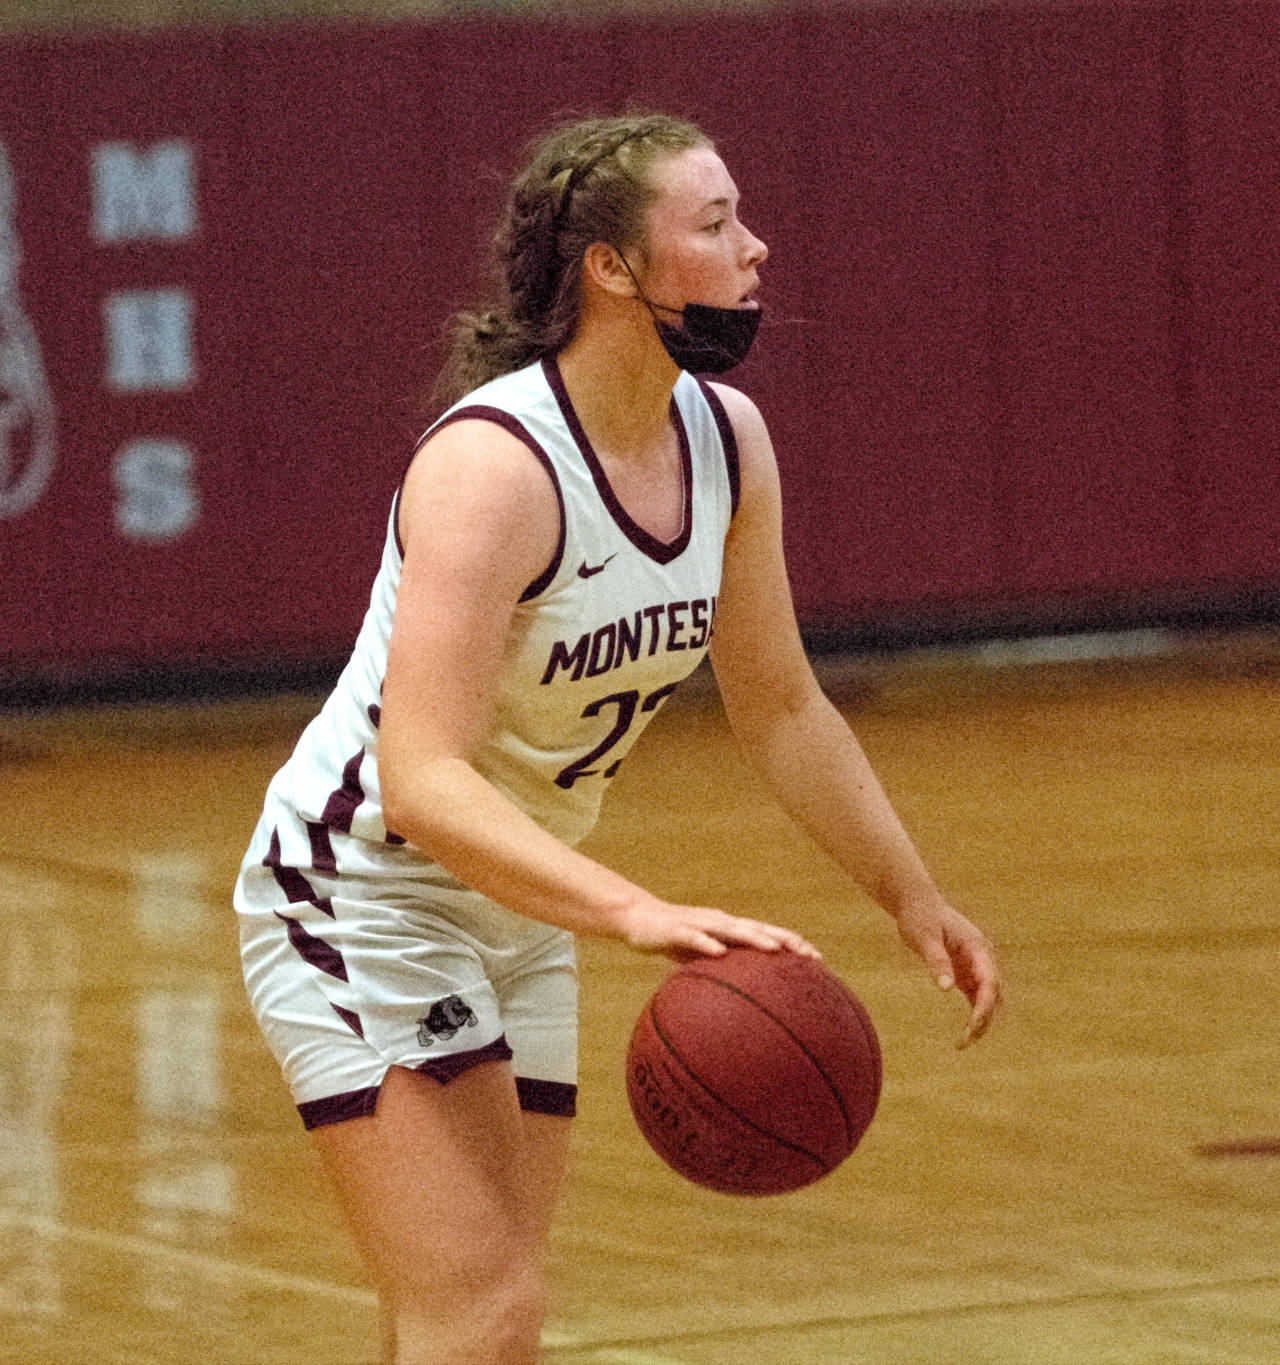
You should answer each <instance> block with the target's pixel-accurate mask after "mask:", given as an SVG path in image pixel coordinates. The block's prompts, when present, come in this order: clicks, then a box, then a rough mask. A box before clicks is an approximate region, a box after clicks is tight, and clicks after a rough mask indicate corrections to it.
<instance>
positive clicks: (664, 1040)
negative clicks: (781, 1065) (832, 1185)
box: [649, 1004, 848, 1171]
mask: <svg viewBox="0 0 1280 1365" xmlns="http://www.w3.org/2000/svg"><path fill="white" fill-rule="evenodd" d="M649 1022H650V1023H651V1024H652V1025H653V1031H654V1032H655V1033H656V1034H657V1035H658V1041H659V1042H660V1043H661V1044H662V1045H663V1047H665V1048H666V1049H667V1052H668V1053H669V1054H670V1055H671V1056H672V1057H673V1058H674V1059H675V1060H676V1061H677V1062H679V1063H680V1065H681V1066H682V1067H684V1069H685V1070H686V1071H687V1072H688V1073H689V1075H690V1076H692V1077H693V1079H694V1080H695V1081H697V1083H698V1084H699V1085H700V1086H701V1087H702V1088H703V1090H704V1091H705V1092H706V1093H707V1094H708V1095H710V1096H711V1098H712V1099H714V1100H715V1101H716V1103H717V1104H722V1105H724V1107H725V1108H726V1109H727V1110H728V1111H729V1112H730V1113H731V1114H732V1115H734V1117H735V1118H738V1119H741V1120H742V1122H743V1123H745V1124H746V1125H747V1127H748V1128H752V1129H754V1130H755V1131H756V1132H757V1133H759V1134H760V1135H761V1136H762V1137H767V1138H768V1139H769V1140H770V1141H771V1142H776V1143H778V1145H779V1146H781V1147H786V1148H788V1149H789V1150H791V1151H793V1152H797V1153H798V1154H799V1155H800V1156H803V1157H808V1159H809V1160H810V1161H812V1162H813V1163H814V1165H816V1166H819V1167H820V1168H821V1169H822V1170H824V1171H825V1170H827V1169H828V1167H827V1163H826V1162H825V1161H823V1159H822V1158H821V1157H820V1156H818V1155H817V1154H816V1153H814V1152H811V1151H809V1150H808V1148H806V1147H801V1146H800V1145H799V1144H798V1143H795V1142H788V1141H787V1139H786V1138H784V1137H779V1136H778V1134H777V1133H774V1132H771V1131H770V1130H769V1129H768V1128H762V1127H761V1126H760V1125H759V1124H758V1123H754V1122H752V1120H751V1119H749V1118H748V1117H747V1116H746V1115H745V1114H744V1113H742V1112H741V1111H740V1110H738V1109H735V1108H734V1106H733V1105H731V1104H730V1103H729V1101H728V1100H726V1099H722V1098H721V1097H720V1095H719V1094H718V1093H717V1092H716V1091H714V1090H713V1089H712V1088H711V1087H710V1086H709V1085H708V1084H707V1082H706V1081H705V1080H703V1078H702V1077H701V1076H699V1075H698V1073H697V1072H696V1071H695V1070H694V1069H693V1067H691V1066H690V1065H689V1063H688V1062H687V1061H685V1059H684V1058H683V1057H682V1056H681V1055H680V1053H679V1052H677V1051H676V1049H675V1046H674V1044H673V1043H672V1042H671V1039H670V1038H668V1037H667V1035H666V1034H665V1033H663V1031H662V1025H661V1024H659V1023H658V1016H657V1015H656V1014H655V1013H654V1010H653V1005H652V1004H650V1006H649ZM824 1079H825V1077H824ZM845 1122H846V1124H847V1123H848V1119H847V1118H846V1120H845Z"/></svg>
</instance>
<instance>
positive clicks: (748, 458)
mask: <svg viewBox="0 0 1280 1365" xmlns="http://www.w3.org/2000/svg"><path fill="white" fill-rule="evenodd" d="M707 387H708V388H709V389H710V391H711V392H712V394H713V395H714V396H715V397H716V399H718V400H719V402H720V405H721V406H722V407H723V409H724V413H725V416H726V417H727V418H728V420H729V424H730V426H731V427H732V428H733V435H734V443H735V444H736V446H737V448H738V463H739V467H740V469H741V471H742V474H743V477H744V478H745V479H746V480H747V481H748V482H750V481H751V479H752V477H753V474H754V472H755V471H757V470H759V471H761V472H763V473H766V474H770V475H772V471H773V470H774V469H775V457H774V453H773V442H772V440H771V439H770V437H769V428H768V426H767V425H766V423H765V420H764V415H763V414H762V413H761V411H760V409H759V408H758V407H756V405H755V403H754V402H753V401H752V400H751V399H750V398H748V397H747V395H746V394H745V393H743V392H742V390H741V389H735V388H734V387H733V386H732V385H731V384H721V383H711V382H707Z"/></svg>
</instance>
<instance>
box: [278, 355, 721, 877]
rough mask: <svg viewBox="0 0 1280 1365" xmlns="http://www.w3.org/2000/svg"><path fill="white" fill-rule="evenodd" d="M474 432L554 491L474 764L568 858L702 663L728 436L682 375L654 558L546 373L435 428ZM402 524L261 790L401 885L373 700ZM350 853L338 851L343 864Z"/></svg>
mask: <svg viewBox="0 0 1280 1365" xmlns="http://www.w3.org/2000/svg"><path fill="white" fill-rule="evenodd" d="M472 418H481V419H484V420H488V421H492V422H495V423H497V424H498V425H499V426H501V427H503V428H504V429H505V430H507V431H508V432H510V433H512V434H513V435H515V436H516V437H518V438H519V439H520V440H521V441H523V442H524V444H525V445H527V446H528V447H529V449H530V450H531V451H532V452H533V453H534V455H536V456H537V458H538V459H539V460H540V461H541V462H542V464H543V466H544V468H545V469H546V470H547V473H548V474H549V475H550V477H551V479H552V482H553V483H554V485H555V489H556V496H557V498H558V500H559V504H560V513H561V523H560V543H559V546H558V549H557V551H556V554H555V557H554V559H553V561H552V562H551V563H550V564H549V565H548V566H547V568H546V570H545V571H544V572H543V573H542V574H541V575H540V576H539V577H538V579H537V580H536V581H535V582H533V583H531V584H530V585H529V587H528V588H527V589H526V591H525V592H524V594H523V596H522V597H521V599H520V602H519V604H518V606H517V608H516V611H515V615H514V618H513V620H512V623H511V629H510V632H509V634H508V638H507V642H506V649H505V656H504V659H503V663H502V670H501V675H500V679H499V686H498V690H497V705H496V710H495V714H494V718H493V723H492V726H491V728H490V731H489V734H488V735H487V737H486V738H485V740H484V743H483V744H482V746H481V747H480V748H479V750H478V751H477V752H476V753H475V754H474V755H473V762H474V764H475V767H476V769H477V770H478V771H479V772H480V773H481V774H482V775H483V776H484V777H485V778H487V779H488V780H489V781H490V782H491V783H492V784H493V785H494V786H495V787H496V788H497V789H498V790H499V791H501V792H503V793H504V794H505V795H507V796H508V797H510V799H511V800H512V801H514V802H515V804H516V805H518V806H519V807H520V808H521V809H522V810H524V811H526V812H528V814H529V815H531V816H532V817H533V818H534V819H535V820H536V821H537V822H538V823H539V824H541V825H542V826H544V827H545V828H546V829H548V830H550V831H551V832H552V833H553V834H555V835H557V836H558V837H559V838H561V839H563V840H565V841H566V842H567V843H570V844H574V843H577V842H578V840H580V839H581V838H582V837H583V835H585V834H586V833H587V831H588V830H589V829H590V828H591V826H592V825H593V824H594V823H595V820H596V816H597V814H598V812H599V809H600V802H601V800H602V798H603V796H604V792H605V789H606V788H607V787H608V784H609V780H610V779H611V778H612V777H613V776H614V774H615V773H616V772H617V771H618V768H619V766H620V764H621V763H622V760H623V759H624V758H625V757H626V755H627V753H628V752H629V751H630V749H631V746H632V745H633V744H634V743H635V741H636V739H637V737H638V736H639V734H640V732H641V731H642V730H643V729H644V727H645V726H646V725H647V724H648V722H649V721H650V720H651V719H652V718H653V716H654V714H655V713H656V712H657V710H658V708H659V707H660V706H661V705H662V703H663V701H664V700H665V699H666V698H667V696H669V695H670V693H671V692H672V691H673V690H674V688H675V686H676V684H677V683H678V682H679V681H680V680H681V679H682V678H684V677H685V676H686V675H687V674H689V673H690V672H692V670H693V669H694V667H695V666H696V665H697V664H698V662H699V660H701V658H702V657H703V655H704V654H705V653H706V651H707V647H708V644H709V642H710V638H711V631H712V625H713V622H714V619H715V612H716V600H717V597H718V595H719V591H720V571H721V562H722V558H723V551H724V539H725V535H726V533H727V531H728V528H729V522H730V519H731V517H732V515H733V511H734V508H735V506H736V502H737V491H738V465H737V449H736V445H735V443H734V439H733V431H732V428H731V426H730V424H729V421H728V418H727V417H726V415H725V412H724V409H723V407H722V406H721V404H720V402H719V400H718V399H717V398H716V396H715V394H714V393H713V392H712V391H711V390H710V389H709V388H708V387H706V386H705V385H704V384H702V383H700V382H699V381H698V380H696V379H694V378H693V377H692V376H690V375H688V374H683V373H682V374H681V375H680V377H679V379H678V381H677V383H676V386H675V390H674V393H673V397H672V420H673V423H674V425H675V429H676V433H677V436H678V439H679V447H680V456H681V465H682V471H683V481H684V519H683V525H682V527H681V529H680V532H679V534H678V535H677V536H676V538H675V539H674V540H673V541H670V542H668V543H664V542H662V541H659V540H656V539H655V538H654V537H653V536H651V535H649V534H648V533H647V532H646V531H645V530H644V529H643V528H641V527H639V526H637V525H636V524H635V523H634V522H633V521H632V520H631V518H630V517H629V516H628V515H627V513H626V511H625V509H624V508H623V507H622V506H621V505H620V504H619V502H618V500H617V498H616V497H615V496H614V493H613V490H612V488H611V487H610V485H609V482H608V479H607V478H606V476H605V473H604V470H603V469H602V468H601V465H600V462H599V460H598V459H597V458H596V455H595V452H594V451H593V450H592V449H591V445H590V442H589V441H588V440H587V438H586V435H585V433H584V432H583V430H582V427H581V424H580V423H579V421H578V418H577V415H576V414H575V412H574V410H573V406H572V404H571V402H570V401H569V396H568V393H567V392H566V391H565V387H564V384H563V381H562V380H561V378H560V373H559V370H558V368H557V366H556V364H555V362H554V360H550V359H548V360H544V361H541V362H539V363H536V364H534V365H531V366H529V367H527V368H526V369H523V370H519V371H517V372H516V373H514V374H509V375H504V376H502V377H501V378H499V379H496V380H494V381H492V382H491V383H489V384H486V385H484V386H483V387H482V388H480V389H477V390H476V391H475V392H473V393H471V394H469V395H468V396H467V397H466V398H465V399H464V400H463V401H462V402H461V403H459V404H457V405H456V406H455V407H453V408H451V409H450V410H449V411H448V412H447V413H445V415H444V416H443V417H442V418H441V419H440V421H439V422H438V423H436V426H435V428H433V430H438V429H439V428H440V427H441V426H443V425H445V424H446V423H449V422H455V421H460V420H463V419H472ZM398 501H399V500H398V498H397V500H396V503H397V506H398ZM396 510H397V509H396V506H393V508H392V513H391V518H390V522H389V525H388V531H387V542H386V546H385V548H384V551H383V556H382V565H381V568H380V570H379V572H378V576H377V579H376V581H375V583H374V587H373V593H372V599H371V602H370V605H369V610H368V613H367V615H366V616H365V620H364V624H363V626H362V628H361V631H360V635H359V638H358V640H357V642H356V646H355V650H354V652H353V654H352V657H351V660H350V662H349V663H348V665H347V667H346V669H345V671H344V672H343V674H342V677H341V678H340V680H339V682H338V685H337V687H336V688H335V690H334V692H333V694H332V695H331V696H330V698H329V700H328V701H327V702H326V704H325V706H324V709H323V711H322V712H321V713H320V715H319V716H317V717H316V719H315V720H314V721H312V723H311V725H310V726H309V727H308V728H307V730H306V731H305V733H304V734H303V735H302V737H301V739H300V740H299V742H298V746H297V748H296V749H295V751H294V753H293V756H292V757H291V758H290V760H289V761H288V763H287V764H286V765H285V767H284V768H282V769H281V771H280V772H279V773H278V774H277V775H276V777H275V779H274V780H273V782H272V789H271V790H272V795H273V796H274V797H275V798H276V799H277V800H280V801H283V802H284V804H285V805H286V806H288V807H290V808H291V809H292V810H293V811H294V812H295V813H296V814H297V815H298V816H299V817H300V818H301V819H302V820H303V821H305V822H306V824H307V825H308V827H309V828H310V829H311V830H312V843H313V845H315V846H317V847H324V848H328V847H329V844H330V841H329V838H328V834H329V833H330V832H334V833H341V834H344V835H351V836H354V837H355V839H357V840H362V841H367V842H365V843H364V844H362V845H361V846H360V848H359V852H360V855H361V856H359V857H358V858H357V860H356V861H357V862H358V863H360V864H362V866H360V867H359V868H353V869H352V870H353V871H354V870H359V871H360V872H363V873H374V872H376V873H379V874H390V875H410V876H412V875H422V874H423V873H424V872H427V873H428V874H429V870H430V869H431V864H430V860H429V859H427V858H426V856H425V855H423V854H422V853H420V852H419V851H418V850H416V849H414V848H413V847H412V846H410V845H406V844H405V842H404V840H403V839H401V838H400V837H399V836H398V835H397V834H396V833H395V832H394V831H392V830H388V829H387V827H386V825H385V824H384V822H383V819H382V809H381V804H380V800H379V784H378V722H379V714H380V713H379V698H380V692H381V686H382V680H383V676H384V673H385V669H386V658H387V641H388V639H389V636H390V632H391V619H392V613H393V611H394V609H395V598H396V588H397V585H398V583H399V578H400V568H401V562H402V555H401V549H400V545H399V542H398V537H397V532H396ZM352 842H353V841H351V840H343V841H342V844H343V847H344V849H346V850H347V853H346V854H345V855H344V862H348V863H349V862H350V861H351V858H350V853H351V850H352ZM434 871H435V872H436V874H437V875H438V874H439V871H440V870H439V869H434Z"/></svg>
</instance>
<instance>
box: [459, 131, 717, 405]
mask: <svg viewBox="0 0 1280 1365" xmlns="http://www.w3.org/2000/svg"><path fill="white" fill-rule="evenodd" d="M711 145H712V143H711V139H710V138H708V137H707V135H706V134H705V133H704V132H702V130H701V129H699V128H697V127H695V126H694V125H693V124H692V123H687V122H685V121H684V120H682V119H677V118H672V117H670V116H668V115H666V114H636V115H625V116H622V117H618V118H599V119H588V120H585V121H583V122H580V123H573V124H569V125H567V126H565V127H562V128H558V129H556V130H554V131H553V132H551V133H549V134H548V135H546V136H545V137H543V138H541V139H540V140H539V141H537V142H536V143H534V144H533V146H532V147H531V148H530V150H529V152H528V155H527V157H526V161H525V169H524V170H523V171H522V172H521V173H520V175H519V176H517V177H516V180H515V182H514V184H513V185H512V187H511V192H510V195H509V196H508V199H507V204H506V209H505V211H504V213H503V217H502V219H501V222H500V224H499V227H498V232H497V236H496V239H495V246H496V257H497V263H498V265H499V266H500V270H501V275H502V284H503V292H504V295H505V297H504V299H503V301H502V302H501V304H499V305H498V306H497V307H495V308H493V309H492V310H489V311H486V312H479V313H473V312H465V313H459V314H458V315H457V316H456V317H455V318H454V319H453V323H452V327H451V333H452V338H451V339H452V345H451V349H450V353H449V356H448V359H447V360H446V362H445V365H444V368H443V370H442V372H441V375H440V379H439V381H438V383H437V385H436V398H437V400H438V401H439V402H441V403H443V404H445V405H447V404H449V403H452V402H455V401H456V400H457V399H459V398H461V397H463V395H465V394H467V393H470V392H471V390H472V389H475V388H478V387H479V386H480V385H481V384H484V383H487V382H488V381H489V380H490V379H496V378H497V377H498V376H499V375H503V374H509V373H511V372H512V371H513V370H518V369H520V368H521V367H522V366H524V365H528V364H531V363H532V362H533V361H534V360H537V359H539V358H540V357H542V356H545V355H553V354H554V353H555V352H556V351H558V350H560V349H561V347H563V346H565V345H566V344H567V343H568V342H569V340H570V338H571V337H572V336H573V332H574V329H575V328H576V326H577V322H578V309H579V305H580V302H581V269H580V267H581V264H582V257H583V253H584V252H585V251H586V249H587V247H588V246H590V245H591V243H592V242H607V243H608V244H609V245H611V246H614V247H616V248H618V249H619V250H625V249H627V248H629V247H633V246H636V245H638V244H641V243H642V239H643V235H644V217H645V212H646V210H647V208H648V206H649V203H650V202H651V200H652V199H653V197H654V193H655V192H654V190H653V187H652V185H651V184H650V182H649V172H650V171H651V169H652V167H653V165H654V163H655V162H656V161H657V160H658V159H659V158H661V157H662V156H666V155H671V154H674V153H676V152H682V151H688V150H689V149H690V148H693V147H710V146H711Z"/></svg>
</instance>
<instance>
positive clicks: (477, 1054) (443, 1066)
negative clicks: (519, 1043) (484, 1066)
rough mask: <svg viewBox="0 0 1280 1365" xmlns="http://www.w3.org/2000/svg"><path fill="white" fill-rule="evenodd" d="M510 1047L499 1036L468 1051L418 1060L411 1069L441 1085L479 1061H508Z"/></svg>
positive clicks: (503, 1038) (476, 1064) (455, 1078)
mask: <svg viewBox="0 0 1280 1365" xmlns="http://www.w3.org/2000/svg"><path fill="white" fill-rule="evenodd" d="M510 1060H511V1049H510V1048H509V1047H508V1046H507V1040H506V1038H505V1037H502V1036H499V1037H497V1038H495V1039H494V1040H493V1042H491V1043H488V1044H486V1045H485V1046H484V1047H477V1048H473V1049H472V1050H471V1051H470V1052H452V1053H450V1054H449V1055H448V1056H447V1057H431V1058H428V1059H427V1061H425V1062H419V1063H418V1065H417V1066H415V1067H414V1068H413V1069H414V1070H415V1071H421V1072H422V1073H423V1074H424V1075H427V1076H430V1077H431V1079H432V1080H433V1081H439V1082H440V1084H441V1085H448V1084H449V1082H450V1081H453V1080H457V1078H458V1077H459V1076H461V1075H462V1073H463V1072H464V1071H470V1070H471V1068H472V1067H473V1066H479V1065H480V1063H481V1062H509V1061H510Z"/></svg>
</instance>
